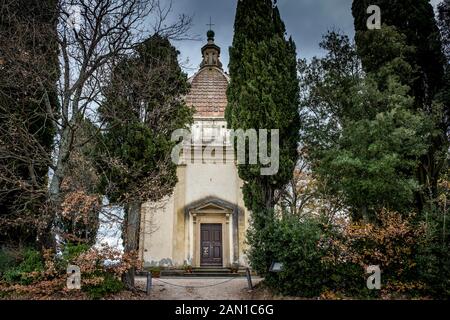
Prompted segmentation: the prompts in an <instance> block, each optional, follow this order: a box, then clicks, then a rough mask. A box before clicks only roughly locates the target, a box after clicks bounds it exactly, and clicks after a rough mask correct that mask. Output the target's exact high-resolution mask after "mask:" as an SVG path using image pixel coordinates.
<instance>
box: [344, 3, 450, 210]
mask: <svg viewBox="0 0 450 320" xmlns="http://www.w3.org/2000/svg"><path fill="white" fill-rule="evenodd" d="M369 5H378V6H379V7H380V9H381V18H382V23H383V24H384V25H388V26H392V27H395V28H396V30H397V31H398V32H399V33H400V34H403V35H404V36H405V38H406V45H408V46H411V47H413V48H414V50H412V51H411V53H410V54H409V55H408V56H406V57H405V60H406V62H407V63H409V64H410V65H411V67H412V68H413V70H414V72H413V73H411V74H407V75H405V74H401V73H399V76H400V81H401V83H402V84H404V85H408V86H410V88H411V92H410V94H411V95H412V96H413V97H414V100H415V102H414V104H413V108H415V109H416V110H422V111H425V112H426V113H427V114H428V115H429V117H430V118H431V117H432V118H435V119H436V120H435V121H436V130H434V131H433V137H432V138H431V139H432V144H431V147H430V149H429V151H428V153H427V155H425V156H423V157H422V160H421V163H420V165H419V166H418V168H417V170H416V171H417V172H416V175H417V178H418V180H419V183H420V185H421V186H422V187H423V191H422V192H418V193H417V195H416V198H417V201H416V203H417V207H418V209H419V210H422V209H423V207H424V205H425V202H426V199H427V198H428V196H429V195H430V194H431V197H434V196H436V194H437V182H438V180H439V176H440V173H441V170H442V166H443V164H444V159H445V156H444V154H445V152H446V146H447V144H448V142H447V139H446V130H447V128H448V125H449V123H448V119H447V120H446V119H445V117H444V116H443V115H444V113H445V111H444V112H443V111H442V110H441V108H440V106H439V103H441V102H442V101H441V98H440V97H441V93H442V91H443V89H444V83H445V81H444V61H445V59H444V56H443V53H442V44H441V41H440V35H439V29H438V27H437V23H436V19H435V15H434V11H433V7H432V6H431V4H430V3H429V0H394V1H392V0H376V1H369V0H354V1H353V7H352V11H353V16H354V18H355V30H356V44H357V47H358V55H359V56H360V58H361V61H362V64H363V68H364V69H365V71H366V72H376V71H377V69H378V68H379V67H380V65H382V64H383V63H384V62H386V61H388V60H389V59H391V58H392V57H390V56H386V52H384V51H383V50H380V49H379V48H377V47H375V46H374V43H373V42H371V41H370V37H371V36H370V34H374V33H377V32H378V30H367V27H366V21H367V18H368V14H367V13H366V10H367V8H368V7H369ZM380 85H381V86H382V85H383V84H382V82H380ZM448 107H449V106H448V105H446V106H445V107H444V108H446V109H448Z"/></svg>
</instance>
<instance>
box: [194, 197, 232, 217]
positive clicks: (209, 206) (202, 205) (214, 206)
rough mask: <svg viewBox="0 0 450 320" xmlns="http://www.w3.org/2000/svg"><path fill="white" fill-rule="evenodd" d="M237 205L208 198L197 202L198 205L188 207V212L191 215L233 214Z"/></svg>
mask: <svg viewBox="0 0 450 320" xmlns="http://www.w3.org/2000/svg"><path fill="white" fill-rule="evenodd" d="M235 207H236V206H235V205H233V204H232V203H228V202H227V201H223V200H220V199H215V198H208V199H204V200H202V201H197V202H196V203H194V204H192V205H190V206H188V208H187V209H188V211H190V212H191V213H194V212H195V213H202V212H218V213H232V212H233V211H234V209H235Z"/></svg>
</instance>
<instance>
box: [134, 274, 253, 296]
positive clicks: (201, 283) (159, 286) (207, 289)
mask: <svg viewBox="0 0 450 320" xmlns="http://www.w3.org/2000/svg"><path fill="white" fill-rule="evenodd" d="M261 280H262V279H261V278H253V279H252V281H253V285H254V286H256V285H257V284H258V283H260V282H261ZM136 284H137V286H138V287H140V288H141V289H144V287H145V285H146V280H145V278H137V279H136ZM148 298H149V299H152V300H251V299H255V297H254V295H253V294H252V291H250V290H248V285H247V279H246V278H231V279H227V278H172V279H153V287H152V293H151V294H150V296H149V297H148Z"/></svg>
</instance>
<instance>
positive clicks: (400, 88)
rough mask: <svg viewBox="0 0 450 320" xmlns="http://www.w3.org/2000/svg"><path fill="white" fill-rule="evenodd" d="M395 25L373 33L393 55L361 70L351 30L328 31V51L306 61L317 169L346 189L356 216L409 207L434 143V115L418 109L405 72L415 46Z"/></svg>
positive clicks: (307, 124)
mask: <svg viewBox="0 0 450 320" xmlns="http://www.w3.org/2000/svg"><path fill="white" fill-rule="evenodd" d="M402 39H403V38H402V37H401V36H400V35H399V34H398V33H397V32H396V31H395V29H393V28H390V27H386V26H384V27H383V28H382V30H380V31H378V33H377V34H376V35H374V36H373V37H371V41H374V42H375V43H374V46H376V47H377V48H378V50H381V51H384V50H383V49H384V48H385V49H386V50H385V51H386V56H390V59H391V60H388V61H384V64H383V65H379V68H378V70H377V72H372V73H367V74H365V73H363V72H362V71H361V69H360V62H359V59H358V55H357V51H356V49H355V48H354V46H353V45H352V44H351V43H350V41H349V39H348V38H347V37H346V36H341V35H339V34H336V33H329V34H328V35H327V36H326V37H325V39H324V42H323V43H322V44H321V46H322V48H324V49H326V50H328V54H327V55H326V56H325V57H324V58H322V59H314V60H313V61H312V62H311V64H309V65H308V64H306V63H305V62H303V63H302V64H301V65H300V71H301V75H302V79H303V92H304V93H305V95H304V99H303V101H302V120H303V121H302V123H303V130H302V131H303V135H302V139H303V143H304V145H305V146H306V148H307V150H308V158H309V161H310V162H311V165H312V169H313V172H314V173H316V174H317V175H318V177H319V179H320V180H322V181H323V182H324V184H325V185H327V186H328V188H329V192H331V193H342V194H343V195H344V197H345V201H346V204H347V205H348V206H349V207H350V208H351V209H352V211H353V212H354V217H355V218H361V217H364V218H369V219H373V218H374V214H375V213H376V212H379V211H380V210H381V209H382V208H389V209H393V210H396V211H399V212H409V211H410V210H411V208H412V207H414V204H415V194H416V192H418V191H420V190H421V189H420V188H421V185H420V183H419V181H418V180H417V176H416V168H417V166H418V164H419V163H420V159H421V157H423V156H424V155H425V154H426V153H427V151H428V148H429V146H430V144H431V140H432V137H433V134H434V132H435V131H436V130H437V129H436V128H435V122H434V121H433V120H434V119H433V118H430V117H429V116H427V115H426V114H425V113H423V112H421V111H414V108H413V104H414V98H413V97H411V96H409V95H408V92H409V87H408V86H406V85H403V84H402V83H401V82H399V81H400V75H402V74H409V73H410V72H411V70H412V69H411V67H410V66H409V64H408V63H407V62H406V61H405V60H404V59H403V58H402V57H403V56H404V54H406V53H407V52H409V51H410V50H411V48H409V47H408V46H406V45H405V44H404V43H403V42H402Z"/></svg>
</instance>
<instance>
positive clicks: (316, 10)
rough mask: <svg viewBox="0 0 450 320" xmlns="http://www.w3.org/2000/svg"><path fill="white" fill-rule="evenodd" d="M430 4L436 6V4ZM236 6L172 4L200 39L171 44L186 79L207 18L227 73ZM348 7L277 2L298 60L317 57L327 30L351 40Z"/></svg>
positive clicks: (329, 1)
mask: <svg viewBox="0 0 450 320" xmlns="http://www.w3.org/2000/svg"><path fill="white" fill-rule="evenodd" d="M167 1H169V0H167ZM431 2H432V3H433V5H434V6H436V5H437V3H439V2H440V0H431ZM236 3H237V0H173V14H172V16H177V15H179V14H187V15H189V16H192V17H193V27H192V29H191V33H193V34H196V35H198V36H200V38H201V39H202V40H201V41H182V42H176V43H175V45H176V46H177V48H178V49H179V50H180V52H181V56H180V60H181V62H182V63H183V65H184V66H185V69H186V72H188V73H189V74H190V75H192V74H193V73H194V72H195V71H196V70H197V68H198V65H199V64H200V62H201V53H200V49H201V47H202V46H203V45H204V44H205V42H206V31H207V30H208V29H209V27H208V26H207V24H208V23H209V18H210V17H211V18H212V20H213V23H214V24H215V26H213V29H214V31H215V32H216V43H217V45H219V46H220V47H221V48H222V62H223V64H224V68H225V69H226V70H227V69H228V68H227V67H228V62H229V59H228V48H229V46H230V45H231V43H232V40H233V24H234V16H235V13H236ZM351 4H352V0H278V6H279V8H280V12H281V16H282V19H283V20H284V22H285V24H286V28H287V32H288V35H292V37H293V38H294V40H295V42H296V44H297V53H298V56H299V58H311V57H313V56H317V55H320V54H321V51H320V49H319V42H320V41H321V38H322V35H323V34H324V33H326V32H327V30H331V29H334V30H340V31H342V32H345V33H346V34H348V35H350V36H353V34H354V32H353V18H352V14H351ZM186 62H187V63H186Z"/></svg>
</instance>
